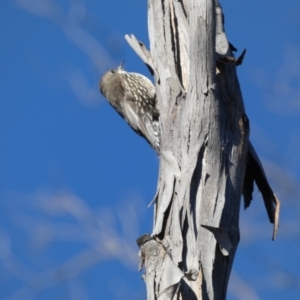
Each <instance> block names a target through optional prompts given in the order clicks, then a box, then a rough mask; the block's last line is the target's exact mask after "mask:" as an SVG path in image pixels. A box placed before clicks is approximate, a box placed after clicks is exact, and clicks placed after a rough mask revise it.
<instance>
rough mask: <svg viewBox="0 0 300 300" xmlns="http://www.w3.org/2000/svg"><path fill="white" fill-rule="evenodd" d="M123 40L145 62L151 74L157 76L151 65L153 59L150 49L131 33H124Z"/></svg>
mask: <svg viewBox="0 0 300 300" xmlns="http://www.w3.org/2000/svg"><path fill="white" fill-rule="evenodd" d="M125 40H126V41H127V43H128V44H129V46H130V47H131V48H132V49H133V50H134V52H135V53H136V54H137V55H138V56H139V57H140V59H141V60H142V61H143V62H144V63H145V65H146V66H147V67H148V69H149V71H150V73H151V75H153V74H154V75H155V76H156V77H157V78H158V76H157V75H158V74H157V71H156V69H155V67H154V65H153V60H152V56H151V53H150V51H149V50H148V49H147V48H146V46H145V45H144V44H143V43H142V42H140V41H138V40H137V38H136V37H135V36H134V35H133V34H125Z"/></svg>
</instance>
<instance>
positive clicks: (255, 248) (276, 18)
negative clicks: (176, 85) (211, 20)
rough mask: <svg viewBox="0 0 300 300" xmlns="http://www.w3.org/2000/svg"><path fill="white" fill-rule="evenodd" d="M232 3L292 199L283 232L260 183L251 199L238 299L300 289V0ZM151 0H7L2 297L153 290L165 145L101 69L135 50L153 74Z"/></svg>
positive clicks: (236, 31) (233, 31) (271, 155)
mask: <svg viewBox="0 0 300 300" xmlns="http://www.w3.org/2000/svg"><path fill="white" fill-rule="evenodd" d="M221 4H222V5H223V9H224V13H225V28H226V33H227V36H228V38H229V40H230V41H231V42H232V43H233V44H234V45H235V47H236V48H238V53H241V51H242V50H243V49H244V48H246V49H247V54H246V57H245V60H244V63H243V65H242V66H241V67H239V68H238V75H239V79H240V84H241V88H242V93H243V97H244V102H245V106H246V110H247V114H248V117H249V119H250V125H251V141H252V142H253V144H254V146H255V148H256V149H257V151H258V153H259V155H260V157H261V159H262V161H263V164H264V166H265V169H266V173H267V175H268V177H269V178H270V181H271V183H272V186H273V189H274V191H275V193H276V194H277V195H278V196H279V198H280V200H281V202H282V213H281V223H280V229H279V233H278V239H277V240H276V241H275V242H271V234H272V226H271V224H269V223H268V219H267V216H266V214H265V211H264V208H263V202H262V200H261V196H260V195H259V193H258V192H255V198H254V201H253V203H252V205H251V207H250V208H249V209H248V210H247V211H245V212H244V211H243V209H241V243H240V246H239V248H238V252H237V256H236V260H235V264H234V269H233V273H232V278H231V282H230V287H229V296H228V299H230V300H234V299H242V300H247V299H254V300H255V299H275V300H276V299H283V298H287V299H298V295H299V292H300V277H299V268H300V262H299V261H300V260H299V253H300V244H299V228H300V226H299V215H300V201H299V200H300V199H299V180H300V156H299V150H300V136H299V128H300V118H299V115H300V34H299V30H300V19H299V14H300V3H299V1H298V0H287V1H285V2H284V4H283V2H282V1H278V0H277V1H272V5H270V3H269V2H268V1H258V0H252V1H247V2H246V1H237V0H232V1H225V0H224V1H222V2H221ZM146 9H147V4H146V1H137V0H131V1H130V0H126V1H118V0H110V1H105V2H104V1H101V2H99V1H96V0H69V1H67V0H62V1H58V0H56V1H55V0H53V1H48V0H11V1H1V3H0V40H1V48H0V53H1V55H0V82H1V84H0V100H1V101H0V140H1V144H0V285H1V289H0V298H1V299H7V300H8V299H9V300H12V299H39V300H40V299H41V300H44V299H72V300H73V299H99V294H100V293H101V296H102V297H103V299H131V300H132V299H145V287H144V283H143V282H142V280H141V279H140V278H139V277H140V276H141V274H139V273H138V272H137V264H138V262H137V256H136V254H137V251H138V248H137V246H136V245H135V239H136V238H137V237H138V236H140V235H141V234H143V233H145V232H150V231H151V228H152V213H153V212H152V208H150V209H148V208H147V205H148V203H149V202H150V201H151V199H152V197H153V195H154V193H155V188H156V180H157V171H158V170H157V169H158V159H157V158H156V156H155V154H154V153H153V151H152V150H151V149H150V147H149V146H148V144H147V143H146V142H145V141H144V140H143V139H141V138H140V137H138V136H137V135H136V134H135V133H134V132H133V131H132V130H131V129H130V128H129V127H128V126H127V125H126V124H125V122H124V121H123V120H122V119H121V118H120V117H119V116H118V115H117V114H116V113H115V111H114V110H113V109H112V108H111V107H110V106H109V105H108V104H107V102H106V101H105V99H104V98H103V97H102V96H101V95H100V93H99V91H98V81H99V78H100V76H101V75H102V73H103V72H105V71H106V70H107V69H109V68H112V67H115V66H117V65H118V64H119V63H120V61H122V60H125V68H126V69H127V70H129V71H134V72H140V73H143V74H144V75H146V76H149V74H148V72H147V69H146V68H145V66H144V65H143V63H142V62H141V61H140V60H139V58H138V57H137V56H136V55H135V53H133V51H132V50H131V48H130V47H129V46H128V45H127V43H126V42H125V40H124V35H125V34H130V33H133V34H134V35H135V36H136V37H137V38H138V39H140V40H142V41H144V42H145V44H146V45H148V37H147V11H146ZM116 286H117V287H118V288H117V289H116V288H115V287H116ZM101 299H102V298H101Z"/></svg>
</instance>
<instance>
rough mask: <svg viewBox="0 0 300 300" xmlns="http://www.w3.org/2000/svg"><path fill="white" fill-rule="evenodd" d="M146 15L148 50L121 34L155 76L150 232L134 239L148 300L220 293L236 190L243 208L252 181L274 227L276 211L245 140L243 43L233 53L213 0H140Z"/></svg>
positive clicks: (229, 257) (232, 236) (235, 222)
mask: <svg viewBox="0 0 300 300" xmlns="http://www.w3.org/2000/svg"><path fill="white" fill-rule="evenodd" d="M148 22H149V24H148V25H149V26H148V27H149V37H150V48H151V49H150V50H151V51H150V52H148V51H147V50H146V49H145V47H144V45H143V44H141V43H140V42H138V41H137V40H136V39H135V37H134V36H128V35H127V36H126V39H127V41H128V42H129V43H130V45H131V46H132V47H133V48H134V50H135V51H136V52H137V54H138V55H139V56H140V57H141V59H142V60H143V61H144V62H145V63H146V65H147V66H148V67H149V68H150V69H151V70H152V72H153V74H154V76H155V84H156V92H157V99H158V103H159V107H160V123H161V146H160V147H161V149H160V156H161V161H160V162H161V163H160V172H159V181H158V189H157V193H156V195H155V198H154V202H155V220H154V227H153V234H152V236H150V235H145V236H143V237H141V238H140V239H139V240H138V244H139V246H140V248H141V250H140V257H141V260H140V268H142V267H143V266H144V267H145V271H146V272H145V275H144V279H145V282H146V285H147V299H148V300H156V299H159V300H162V299H164V300H167V299H188V300H191V299H193V300H194V299H195V300H196V299H210V300H212V299H225V298H226V291H227V284H228V280H229V275H230V272H231V267H232V263H233V260H234V256H235V252H236V249H237V246H238V242H239V237H240V236H239V209H240V199H241V195H242V193H243V194H244V199H245V207H247V206H249V204H250V202H251V199H252V191H253V183H254V181H255V182H256V184H257V185H258V187H259V189H260V191H261V192H262V195H263V199H264V201H265V206H266V209H267V212H268V215H269V218H270V221H271V222H273V223H274V235H275V234H276V230H277V227H278V218H279V201H278V199H277V198H276V196H275V194H274V193H273V191H272V190H271V188H270V185H269V184H268V181H267V179H266V176H265V174H264V171H263V168H262V166H261V164H260V161H259V159H258V157H257V155H256V153H255V151H254V149H253V147H252V146H251V145H249V140H248V137H249V122H248V119H247V117H246V114H245V110H244V104H243V99H242V95H241V91H240V86H239V82H238V79H237V76H236V65H239V64H241V63H242V61H243V58H244V55H245V50H244V51H243V52H242V54H241V55H240V57H239V58H238V59H235V58H234V57H233V54H232V51H235V50H236V49H235V48H234V47H233V46H232V45H231V44H229V43H228V41H227V37H226V34H225V32H224V26H223V14H222V10H221V7H220V5H219V3H218V1H217V0H160V1H159V0H148ZM150 53H151V54H150ZM246 169H247V172H246ZM245 173H246V181H245V184H244V178H245Z"/></svg>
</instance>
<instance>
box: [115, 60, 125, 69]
mask: <svg viewBox="0 0 300 300" xmlns="http://www.w3.org/2000/svg"><path fill="white" fill-rule="evenodd" d="M124 62H125V60H123V61H122V62H121V63H120V64H119V66H118V68H117V70H118V71H122V70H123V64H124Z"/></svg>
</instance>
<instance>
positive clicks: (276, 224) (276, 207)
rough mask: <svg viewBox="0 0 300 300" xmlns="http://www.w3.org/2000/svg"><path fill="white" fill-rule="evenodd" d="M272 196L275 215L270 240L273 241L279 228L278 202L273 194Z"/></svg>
mask: <svg viewBox="0 0 300 300" xmlns="http://www.w3.org/2000/svg"><path fill="white" fill-rule="evenodd" d="M273 195H274V203H275V213H274V226H273V236H272V240H273V241H274V240H275V239H276V235H277V231H278V227H279V215H280V201H279V199H278V198H277V197H276V195H275V193H273Z"/></svg>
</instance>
